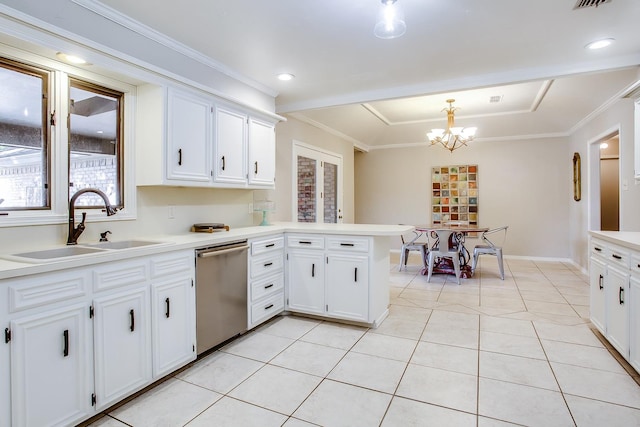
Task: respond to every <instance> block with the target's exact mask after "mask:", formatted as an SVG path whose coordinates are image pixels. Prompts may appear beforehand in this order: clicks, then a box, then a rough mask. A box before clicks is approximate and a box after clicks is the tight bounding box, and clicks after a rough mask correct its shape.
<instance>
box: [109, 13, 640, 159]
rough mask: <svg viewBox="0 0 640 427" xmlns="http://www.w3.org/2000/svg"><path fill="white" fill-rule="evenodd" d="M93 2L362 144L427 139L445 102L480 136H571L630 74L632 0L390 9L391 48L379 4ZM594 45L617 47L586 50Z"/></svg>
mask: <svg viewBox="0 0 640 427" xmlns="http://www.w3.org/2000/svg"><path fill="white" fill-rule="evenodd" d="M102 3H103V4H105V5H107V6H109V7H112V8H114V9H116V10H117V11H119V12H121V13H123V14H125V15H127V16H129V17H130V18H133V19H134V20H137V21H139V22H140V23H142V24H145V25H147V26H149V27H151V28H153V29H155V30H157V31H159V32H161V33H163V34H165V35H166V36H168V37H170V38H173V39H175V40H177V41H179V42H181V43H183V44H185V45H187V46H189V47H191V48H194V49H196V50H198V51H200V52H202V53H203V54H205V55H207V56H209V57H211V58H213V59H214V60H216V61H218V62H220V63H222V64H224V65H225V66H227V67H229V68H230V69H232V70H234V72H237V73H239V74H241V75H242V76H244V77H246V78H248V79H251V80H253V81H255V82H256V83H257V84H259V85H262V86H266V87H269V88H272V89H273V90H274V91H275V92H277V93H278V96H277V98H276V107H277V112H279V113H281V114H292V115H293V116H294V117H297V118H300V119H302V120H305V121H307V122H311V123H314V124H315V125H317V126H319V127H323V128H326V129H328V130H330V131H331V132H335V133H337V134H340V135H343V136H345V137H346V138H347V139H349V140H351V141H353V142H354V143H356V144H357V145H359V146H361V147H364V148H374V147H380V146H389V145H398V144H415V143H423V142H424V140H425V132H426V131H428V130H429V129H431V128H432V127H444V126H445V125H446V120H445V113H443V112H442V111H441V110H442V109H443V108H444V107H446V103H445V100H446V99H448V98H455V99H456V103H455V106H457V107H459V108H460V110H459V111H457V112H456V123H457V124H458V125H462V126H470V125H475V126H478V128H479V129H478V133H477V137H478V139H507V138H515V137H519V138H522V137H540V136H559V135H567V134H568V133H570V132H571V131H572V130H574V129H575V128H576V127H577V126H579V125H580V123H581V121H583V120H585V119H587V118H588V117H589V116H590V115H592V114H594V113H596V112H597V111H598V109H599V108H600V107H601V106H602V105H603V104H606V103H608V102H611V101H612V100H613V99H616V98H617V97H619V96H621V95H622V94H624V93H625V92H627V91H628V90H629V89H630V88H631V87H632V86H633V84H634V83H636V82H637V81H638V78H639V77H640V72H639V68H638V65H639V64H640V31H639V30H638V23H640V1H638V0H611V1H609V2H606V3H605V2H603V3H602V4H600V5H599V6H598V7H588V8H584V9H581V10H574V9H573V8H574V6H575V4H576V0H536V1H532V0H529V1H525V0H483V1H478V0H398V5H400V6H402V7H403V8H404V13H405V16H406V19H405V20H406V24H407V32H406V34H405V35H404V36H403V37H401V38H398V39H393V40H381V39H377V38H376V37H375V36H374V35H373V26H374V23H375V18H376V14H377V11H378V8H379V5H380V1H379V0H323V1H317V0H316V1H312V0H274V1H265V0H224V1H223V0H182V1H180V2H179V3H176V2H169V1H158V0H136V1H130V0H102ZM604 37H611V38H614V39H615V40H616V41H615V43H614V44H613V45H612V46H610V47H609V48H607V49H604V50H599V51H590V50H587V49H585V48H584V46H585V45H586V44H587V43H588V42H590V41H593V40H595V39H599V38H604ZM280 72H290V73H293V74H294V75H295V76H296V78H295V79H294V80H293V81H291V82H280V81H278V80H277V79H276V75H277V74H278V73H280ZM491 96H500V97H501V102H499V103H494V104H492V103H489V98H490V97H491Z"/></svg>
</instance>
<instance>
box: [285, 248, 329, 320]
mask: <svg viewBox="0 0 640 427" xmlns="http://www.w3.org/2000/svg"><path fill="white" fill-rule="evenodd" d="M287 267H288V268H287V283H288V285H289V287H288V291H289V292H288V293H287V303H288V308H289V310H291V311H299V312H302V313H309V314H324V313H325V304H324V294H325V291H324V283H325V280H324V252H323V251H316V250H313V249H293V250H290V251H289V252H288V254H287Z"/></svg>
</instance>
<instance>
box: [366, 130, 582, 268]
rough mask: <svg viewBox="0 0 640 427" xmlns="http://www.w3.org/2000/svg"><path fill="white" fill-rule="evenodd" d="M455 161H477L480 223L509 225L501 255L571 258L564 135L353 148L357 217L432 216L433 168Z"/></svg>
mask: <svg viewBox="0 0 640 427" xmlns="http://www.w3.org/2000/svg"><path fill="white" fill-rule="evenodd" d="M459 164H477V165H478V187H479V192H478V196H479V201H478V203H479V206H478V209H479V221H480V225H483V226H488V227H498V226H501V225H509V227H510V228H509V231H508V235H507V240H506V243H505V254H506V255H518V256H531V257H553V258H569V256H570V251H569V233H568V228H569V222H570V221H569V204H570V203H571V202H573V195H572V152H571V151H570V149H569V148H568V141H567V139H564V138H556V139H540V140H524V141H505V142H491V141H474V142H473V143H471V144H470V146H469V147H463V148H461V149H459V150H456V151H455V152H453V153H450V152H449V151H446V150H444V149H443V148H440V147H436V146H433V147H430V146H426V145H425V146H420V147H413V148H401V149H386V150H374V151H371V152H369V153H358V154H357V155H356V159H355V171H356V173H355V177H356V178H355V195H356V199H355V203H356V217H355V220H356V222H357V223H391V224H394V223H405V224H424V223H429V222H430V218H431V217H430V210H431V200H430V194H429V191H430V186H431V168H432V167H433V166H446V165H459ZM395 243H396V246H399V243H400V242H399V239H398V241H397V242H395Z"/></svg>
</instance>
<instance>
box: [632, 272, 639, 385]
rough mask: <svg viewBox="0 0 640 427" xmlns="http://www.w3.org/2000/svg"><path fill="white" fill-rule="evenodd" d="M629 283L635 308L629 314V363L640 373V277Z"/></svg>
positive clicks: (633, 278)
mask: <svg viewBox="0 0 640 427" xmlns="http://www.w3.org/2000/svg"><path fill="white" fill-rule="evenodd" d="M638 268H640V264H639V265H638ZM629 283H630V286H629V288H630V289H629V293H630V295H629V305H630V306H631V307H633V308H634V310H631V311H630V313H629V327H630V331H629V337H630V340H629V346H630V348H629V363H630V364H631V366H633V368H634V369H635V370H636V371H638V372H640V276H638V277H635V276H632V277H631V280H630V281H629Z"/></svg>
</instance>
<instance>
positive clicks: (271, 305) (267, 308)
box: [264, 304, 273, 310]
mask: <svg viewBox="0 0 640 427" xmlns="http://www.w3.org/2000/svg"><path fill="white" fill-rule="evenodd" d="M271 307H273V304H269V305H268V306H266V307H265V308H264V309H265V310H269V309H270V308H271Z"/></svg>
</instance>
